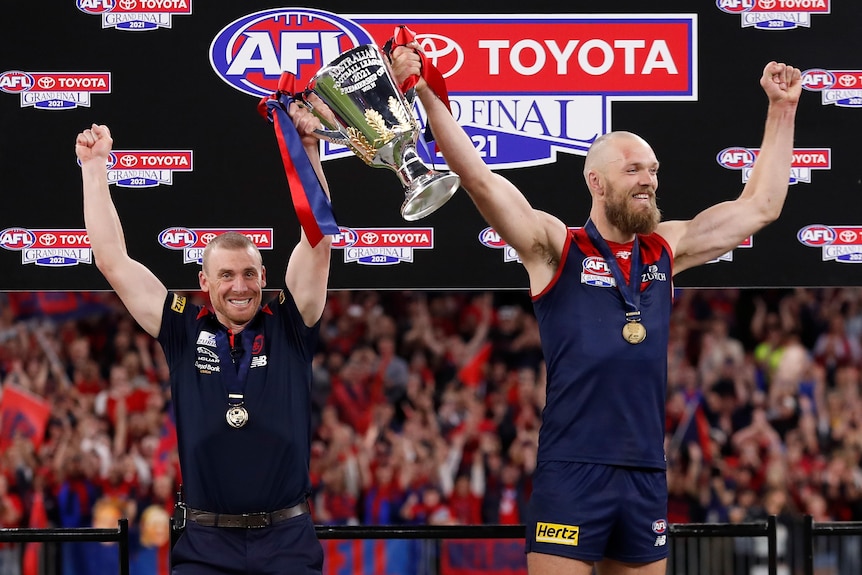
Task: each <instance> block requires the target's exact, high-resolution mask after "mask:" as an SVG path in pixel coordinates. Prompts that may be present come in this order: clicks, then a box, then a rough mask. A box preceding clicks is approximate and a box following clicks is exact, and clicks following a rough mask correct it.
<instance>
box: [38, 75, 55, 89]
mask: <svg viewBox="0 0 862 575" xmlns="http://www.w3.org/2000/svg"><path fill="white" fill-rule="evenodd" d="M36 83H37V84H39V87H40V88H42V89H43V90H50V89H51V88H53V87H54V84H56V83H57V81H56V80H55V79H54V78H51V77H48V76H45V77H44V78H39V81H38V82H36Z"/></svg>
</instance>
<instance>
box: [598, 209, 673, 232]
mask: <svg viewBox="0 0 862 575" xmlns="http://www.w3.org/2000/svg"><path fill="white" fill-rule="evenodd" d="M605 217H606V218H607V219H608V222H610V223H611V224H612V225H613V226H614V227H616V228H617V229H619V230H620V231H623V232H625V233H627V234H641V235H647V234H651V233H653V232H654V231H655V230H656V228H657V227H658V223H659V222H660V221H661V211H660V210H659V209H658V208H657V207H656V206H655V205H651V206H650V208H649V209H648V210H632V209H629V207H628V205H627V204H626V203H625V202H619V203H617V202H608V203H606V204H605Z"/></svg>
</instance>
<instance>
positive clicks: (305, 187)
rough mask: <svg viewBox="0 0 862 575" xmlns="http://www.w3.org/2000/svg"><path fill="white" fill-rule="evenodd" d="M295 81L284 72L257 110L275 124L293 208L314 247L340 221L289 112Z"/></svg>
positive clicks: (334, 228)
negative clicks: (275, 88) (273, 91)
mask: <svg viewBox="0 0 862 575" xmlns="http://www.w3.org/2000/svg"><path fill="white" fill-rule="evenodd" d="M295 81H296V77H295V76H294V75H293V74H291V73H290V72H285V73H283V74H282V75H281V78H280V79H279V81H278V91H277V92H275V93H274V94H272V95H270V96H268V97H266V98H261V100H260V102H259V103H258V105H257V111H258V112H259V113H260V114H261V115H262V116H263V117H264V118H266V119H267V120H269V121H270V122H272V123H273V125H274V127H275V137H276V139H277V140H278V148H279V150H281V160H282V163H283V164H284V173H285V175H287V183H288V187H289V188H290V196H291V198H292V199H293V208H294V209H295V210H296V217H297V218H298V219H299V225H301V226H302V229H303V230H304V231H305V236H306V237H307V238H308V242H309V243H310V244H311V247H314V246H316V245H317V244H318V243H319V242H320V240H321V239H323V236H324V235H330V234H337V233H338V224H336V223H335V214H334V213H333V212H332V203H331V202H330V201H329V198H328V197H326V192H324V191H323V186H321V185H320V180H318V179H317V173H316V172H315V171H314V168H313V167H312V165H311V160H309V159H308V154H306V153H305V149H304V148H303V146H302V138H300V136H299V132H297V131H296V126H294V125H293V121H292V120H291V119H290V116H289V115H288V113H287V110H288V109H289V107H290V103H291V102H292V101H293V94H295V93H296V90H295V86H294V84H295Z"/></svg>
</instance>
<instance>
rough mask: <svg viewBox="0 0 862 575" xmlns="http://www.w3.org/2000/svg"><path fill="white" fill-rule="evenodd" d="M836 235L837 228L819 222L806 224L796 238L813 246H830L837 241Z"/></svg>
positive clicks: (804, 243)
mask: <svg viewBox="0 0 862 575" xmlns="http://www.w3.org/2000/svg"><path fill="white" fill-rule="evenodd" d="M835 237H836V235H835V230H833V229H832V228H830V227H829V226H822V225H819V224H813V225H810V226H805V227H804V228H802V229H801V230H799V233H797V234H796V239H798V240H799V243H801V244H803V245H806V246H808V247H811V248H817V247H820V246H828V245H829V244H831V243H832V242H834V241H835Z"/></svg>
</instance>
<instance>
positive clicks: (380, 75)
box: [296, 44, 461, 221]
mask: <svg viewBox="0 0 862 575" xmlns="http://www.w3.org/2000/svg"><path fill="white" fill-rule="evenodd" d="M312 93H313V94H315V95H317V97H318V98H320V100H321V101H323V103H324V104H326V105H327V106H328V107H329V109H330V110H331V111H332V114H333V118H329V117H327V116H326V115H324V114H322V113H320V111H319V110H315V108H314V106H313V105H312V104H311V102H309V101H308V96H309V95H310V94H312ZM296 99H297V101H298V103H300V104H301V105H303V106H305V107H306V108H308V109H309V110H310V111H311V112H312V113H313V114H314V115H315V116H316V117H317V118H318V119H319V120H320V121H321V123H322V124H323V126H324V129H323V130H317V131H316V134H317V135H318V137H321V138H324V139H326V140H328V141H330V142H333V143H335V144H340V145H343V146H347V147H348V148H350V150H351V151H352V152H353V153H354V154H355V155H357V156H359V157H360V158H361V159H362V160H363V161H364V162H365V163H366V164H368V165H369V166H372V167H375V168H388V169H390V170H392V171H393V172H395V173H396V175H397V176H398V178H399V180H401V184H402V185H403V186H404V195H405V199H404V203H403V204H402V205H401V216H402V217H403V218H404V219H405V220H407V221H414V220H418V219H420V218H424V217H425V216H427V215H428V214H430V213H432V212H434V211H435V210H437V209H438V208H439V207H440V206H442V205H443V204H445V203H446V202H447V201H448V200H449V198H451V197H452V195H453V194H454V193H455V192H456V191H457V190H458V187H459V186H460V184H461V178H459V177H458V175H456V174H453V173H451V172H439V171H437V170H433V169H431V168H429V167H428V166H427V165H425V163H424V162H423V161H422V159H421V158H420V157H419V154H418V153H417V152H416V142H417V140H418V138H419V133H420V131H421V130H420V127H419V123H418V122H417V120H416V117H415V116H414V115H413V111H412V108H411V106H410V105H409V104H408V103H407V100H406V98H405V97H404V95H403V94H402V93H401V90H400V89H399V88H398V86H397V85H396V84H395V80H394V78H393V74H392V70H391V69H390V67H389V63H388V62H387V61H386V59H385V58H384V57H383V55H382V53H381V52H380V50H379V49H378V48H377V46H374V45H373V44H365V45H362V46H357V47H355V48H352V49H350V50H348V51H346V52H344V53H343V54H341V55H340V56H339V57H338V58H336V59H335V60H333V61H332V62H331V63H330V64H328V65H326V66H324V67H323V68H321V69H320V70H318V72H317V73H316V74H315V75H314V77H313V78H312V79H311V80H310V81H309V82H308V85H307V87H306V89H305V91H304V92H302V93H301V94H297V95H296Z"/></svg>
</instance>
